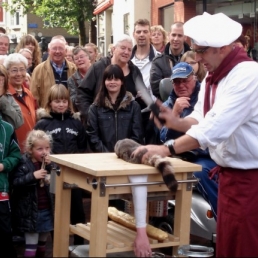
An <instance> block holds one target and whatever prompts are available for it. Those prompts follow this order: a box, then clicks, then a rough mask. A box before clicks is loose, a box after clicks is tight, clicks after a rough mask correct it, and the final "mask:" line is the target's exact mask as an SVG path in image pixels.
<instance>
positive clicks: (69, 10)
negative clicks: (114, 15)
mask: <svg viewBox="0 0 258 258" xmlns="http://www.w3.org/2000/svg"><path fill="white" fill-rule="evenodd" d="M12 2H13V4H12V5H10V3H9V4H3V6H4V8H5V9H7V10H8V11H10V12H11V13H14V12H16V11H17V10H18V9H20V8H21V7H23V11H24V14H25V13H28V12H30V13H34V14H36V15H37V16H40V17H42V18H43V20H44V21H45V24H48V25H45V27H61V28H65V29H66V30H67V31H68V32H69V33H70V34H74V35H78V34H80V35H81V36H83V34H85V32H83V31H80V30H82V29H83V28H84V29H85V26H83V25H82V23H85V22H86V21H90V20H91V18H92V17H93V10H94V8H95V6H96V3H95V1H94V0H13V1H12ZM79 28H80V30H79Z"/></svg>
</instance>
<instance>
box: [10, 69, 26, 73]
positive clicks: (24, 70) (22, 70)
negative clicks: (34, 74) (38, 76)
mask: <svg viewBox="0 0 258 258" xmlns="http://www.w3.org/2000/svg"><path fill="white" fill-rule="evenodd" d="M18 72H20V73H26V69H25V68H21V69H12V70H10V73H11V74H17V73H18Z"/></svg>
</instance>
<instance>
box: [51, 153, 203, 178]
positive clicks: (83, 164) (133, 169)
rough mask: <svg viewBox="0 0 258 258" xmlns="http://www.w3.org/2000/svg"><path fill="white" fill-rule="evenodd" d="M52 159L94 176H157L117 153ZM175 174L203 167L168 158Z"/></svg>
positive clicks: (65, 156)
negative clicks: (120, 157)
mask: <svg viewBox="0 0 258 258" xmlns="http://www.w3.org/2000/svg"><path fill="white" fill-rule="evenodd" d="M50 159H51V160H52V161H53V162H55V163H57V164H59V165H63V166H65V167H69V168H73V169H76V170H79V171H82V172H85V173H87V174H89V175H92V176H97V177H98V176H117V175H118V174H119V175H121V176H122V175H126V176H128V175H139V174H145V175H149V174H156V173H157V170H156V169H155V168H152V167H150V166H147V165H142V164H132V163H129V162H125V161H124V160H122V159H119V158H118V157H117V156H116V154H115V153H86V154H59V155H51V156H50ZM166 159H167V160H168V161H170V162H171V163H172V165H173V167H174V170H175V173H183V172H195V171H200V170H201V166H200V165H196V164H193V163H189V162H186V161H183V160H181V159H177V158H166Z"/></svg>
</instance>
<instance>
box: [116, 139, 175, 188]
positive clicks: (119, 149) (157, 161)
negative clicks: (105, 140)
mask: <svg viewBox="0 0 258 258" xmlns="http://www.w3.org/2000/svg"><path fill="white" fill-rule="evenodd" d="M139 146H141V145H140V144H139V143H137V142H135V141H133V140H131V139H123V140H119V141H118V142H117V143H116V145H115V153H116V155H117V157H118V158H120V159H123V160H124V161H126V162H130V163H134V164H142V157H143V155H144V154H145V153H146V152H147V149H143V151H141V152H140V153H139V154H138V155H136V156H134V157H132V153H133V152H134V150H136V149H137V148H138V147H139ZM144 164H145V165H149V166H153V167H155V168H157V169H158V171H159V172H160V173H161V175H162V178H163V180H164V183H165V184H166V185H167V187H168V189H169V190H170V191H171V192H175V191H176V190H177V186H178V183H177V180H176V178H175V174H174V169H173V166H172V165H171V163H170V162H169V161H167V160H165V159H163V158H162V157H161V156H159V155H153V156H152V157H150V158H149V159H148V160H147V161H146V162H145V163H144Z"/></svg>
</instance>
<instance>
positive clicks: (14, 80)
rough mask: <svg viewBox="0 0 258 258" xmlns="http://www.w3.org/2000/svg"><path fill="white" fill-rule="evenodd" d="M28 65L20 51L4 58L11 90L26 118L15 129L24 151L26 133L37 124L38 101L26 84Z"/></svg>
mask: <svg viewBox="0 0 258 258" xmlns="http://www.w3.org/2000/svg"><path fill="white" fill-rule="evenodd" d="M27 66H28V60H27V59H26V58H25V57H24V56H23V55H21V54H19V53H14V54H10V55H9V56H8V57H7V58H6V59H5V60H4V67H5V68H6V69H7V73H8V77H9V92H10V93H11V94H12V96H13V97H14V99H15V100H16V102H17V103H18V105H19V106H20V109H21V112H22V116H23V120H24V123H23V125H22V126H21V127H19V128H18V129H16V131H15V132H16V136H17V139H18V143H19V146H20V149H21V151H22V152H24V145H23V144H24V142H25V139H26V135H27V134H28V132H29V131H31V130H32V129H33V128H34V126H35V124H36V102H35V99H34V97H33V95H32V93H31V92H30V90H28V89H27V88H26V86H25V77H26V71H27Z"/></svg>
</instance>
